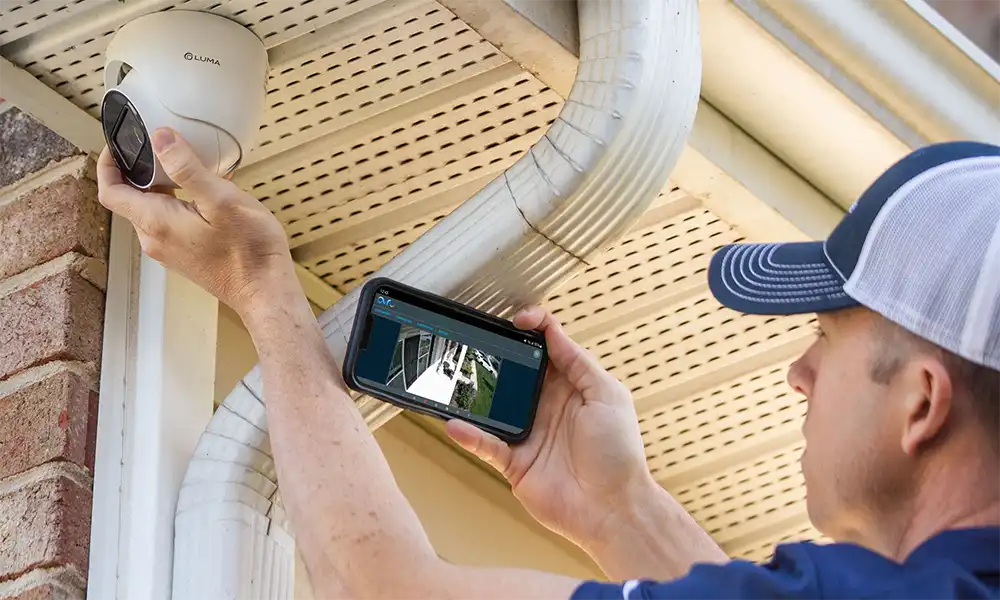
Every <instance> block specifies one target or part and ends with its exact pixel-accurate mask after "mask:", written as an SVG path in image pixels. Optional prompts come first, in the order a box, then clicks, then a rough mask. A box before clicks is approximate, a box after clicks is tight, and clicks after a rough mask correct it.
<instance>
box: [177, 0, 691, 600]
mask: <svg viewBox="0 0 1000 600" xmlns="http://www.w3.org/2000/svg"><path fill="white" fill-rule="evenodd" d="M579 20H580V39H581V40H582V43H581V47H580V56H581V60H580V66H579V69H578V73H577V79H576V81H575V83H574V85H573V89H572V92H571V94H570V95H569V98H568V99H567V101H566V104H565V107H564V108H563V111H562V113H561V114H560V117H559V118H558V119H557V120H556V122H555V124H554V125H553V126H552V128H551V129H550V130H549V131H548V132H547V133H546V135H545V136H544V137H543V138H542V139H541V140H540V141H539V142H538V143H537V144H536V145H535V146H534V147H533V148H532V149H531V151H530V152H529V153H527V154H526V155H525V156H524V157H523V158H522V159H521V160H519V161H518V162H517V163H515V164H514V165H513V166H511V167H510V168H509V169H508V170H507V172H506V173H504V174H503V175H502V176H500V177H498V178H497V179H495V180H494V181H493V182H492V183H490V184H489V185H487V186H486V187H485V188H484V189H483V190H482V191H480V192H479V193H478V194H476V195H475V196H474V197H473V198H471V199H470V200H468V201H467V202H465V203H464V204H463V205H462V206H460V207H459V208H457V209H456V210H455V211H454V212H453V213H452V214H451V215H449V216H448V217H447V218H446V219H444V220H442V221H441V222H440V223H439V224H438V225H436V226H435V227H434V228H433V229H431V230H430V231H428V232H427V233H426V234H425V235H423V236H422V237H421V238H420V239H419V240H417V241H416V242H415V243H414V244H412V245H411V246H409V247H408V248H407V249H406V250H405V251H403V252H402V253H401V254H400V255H399V256H397V257H396V258H394V259H393V260H392V261H390V262H389V263H388V264H387V265H386V266H385V267H383V268H382V269H380V270H379V271H378V272H377V273H376V275H378V276H387V277H391V278H393V279H397V280H400V281H403V282H405V283H408V284H411V285H415V286H417V287H419V288H422V289H425V290H428V291H430V292H435V293H438V294H443V295H446V296H449V297H452V298H456V299H458V300H460V301H464V302H467V303H470V304H472V305H474V306H477V307H479V308H481V309H484V310H487V311H490V312H492V313H494V314H498V315H507V314H510V312H511V311H512V309H514V308H515V307H517V306H519V305H521V304H523V303H528V302H535V301H538V300H541V299H542V298H543V297H544V296H545V295H546V294H547V293H548V292H549V291H550V290H552V289H553V288H554V287H555V286H556V285H558V284H559V283H560V282H562V281H564V280H565V279H566V278H568V277H569V276H571V275H572V274H573V273H574V272H576V271H578V270H580V269H582V268H584V267H585V266H586V261H587V260H589V259H590V257H592V256H594V255H595V254H596V253H598V252H600V251H601V250H603V249H604V248H606V247H607V246H609V245H610V244H612V243H613V242H614V241H615V240H616V239H618V238H619V237H620V236H621V235H622V234H623V233H624V232H625V231H626V230H627V229H628V228H629V226H630V225H631V224H632V223H634V222H635V220H636V219H637V218H638V217H639V216H640V215H642V213H643V212H644V211H645V210H646V208H647V207H648V206H649V204H650V203H651V202H652V200H653V199H654V198H655V197H656V196H657V195H658V193H659V192H660V191H661V190H662V189H663V187H664V186H665V184H666V182H667V178H668V176H669V174H670V172H671V170H672V169H673V167H674V165H675V164H676V162H677V160H678V158H679V156H680V154H681V152H682V150H683V149H684V146H685V142H686V140H687V137H688V134H689V133H690V130H691V126H692V122H693V120H694V113H695V109H696V106H697V103H698V96H699V86H700V80H701V56H700V49H701V46H700V39H699V27H698V25H699V23H698V2H697V0H605V1H600V2H598V1H586V2H581V3H580V4H579ZM459 249H460V250H459ZM357 298H358V293H357V291H356V292H354V293H351V294H349V295H348V296H346V297H345V298H343V299H342V300H340V301H339V302H337V304H335V305H334V306H332V307H331V308H330V309H328V310H327V311H325V312H324V313H323V314H322V315H321V316H320V319H319V321H320V324H321V326H322V328H323V332H324V334H325V336H326V339H327V342H328V344H329V346H330V348H331V350H332V352H333V354H334V356H335V357H336V359H337V360H338V361H342V360H343V356H344V351H345V348H346V345H347V339H348V337H349V335H350V331H351V327H352V324H353V319H354V313H355V308H356V305H357ZM359 407H360V409H361V412H362V414H364V416H365V419H366V421H367V422H368V424H369V426H370V427H372V428H375V427H377V426H379V425H380V424H382V423H384V422H385V421H386V420H388V419H389V418H391V417H392V416H393V415H394V414H395V413H396V412H397V410H396V409H393V408H391V407H389V406H388V405H385V404H382V403H380V402H378V401H375V400H372V399H370V398H362V399H361V400H360V401H359ZM277 493H278V492H277V479H276V474H275V468H274V462H273V459H272V456H271V450H270V445H269V441H268V437H267V421H266V417H265V413H264V405H263V386H262V381H261V376H260V367H259V365H258V366H257V367H255V368H254V369H253V370H252V371H251V372H250V373H249V374H248V375H247V376H246V377H245V378H244V379H243V381H242V382H241V383H240V384H239V385H238V386H237V387H236V388H235V389H234V390H233V391H232V393H230V394H229V396H228V397H227V398H226V400H225V401H224V402H223V405H222V406H221V407H220V408H219V410H218V411H217V412H216V414H215V416H214V417H213V418H212V421H211V423H210V424H209V426H208V429H207V431H206V432H205V433H204V434H203V435H202V437H201V440H200V441H199V443H198V447H197V449H196V451H195V456H194V457H193V458H192V460H191V464H190V466H189V469H188V472H187V476H186V477H185V481H184V485H183V486H182V488H181V492H180V498H179V501H178V506H177V515H176V519H175V527H176V533H175V545H174V580H173V597H174V598H177V599H192V600H200V599H202V598H213V599H214V598H226V599H230V598H231V599H237V598H239V599H243V598H279V599H280V598H291V597H292V585H293V584H292V582H293V576H294V574H293V569H294V542H293V540H292V537H291V535H290V534H289V528H288V523H287V522H286V520H285V517H284V513H283V511H282V510H281V508H280V505H279V503H278V502H277V501H276V500H277Z"/></svg>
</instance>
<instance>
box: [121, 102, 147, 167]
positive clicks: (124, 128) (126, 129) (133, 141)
mask: <svg viewBox="0 0 1000 600" xmlns="http://www.w3.org/2000/svg"><path fill="white" fill-rule="evenodd" d="M115 144H117V145H118V149H119V150H120V151H121V153H122V160H124V161H125V164H126V165H127V167H128V170H132V167H133V166H135V161H136V160H138V159H139V153H140V152H142V147H143V146H144V145H145V144H146V132H145V131H143V128H142V124H141V123H140V122H139V119H138V118H136V116H135V113H134V112H132V111H131V110H130V109H129V107H127V106H126V107H125V109H124V111H122V118H121V122H120V123H119V124H118V131H116V132H115Z"/></svg>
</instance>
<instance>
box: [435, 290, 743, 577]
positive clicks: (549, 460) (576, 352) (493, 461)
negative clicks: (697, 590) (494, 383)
mask: <svg viewBox="0 0 1000 600" xmlns="http://www.w3.org/2000/svg"><path fill="white" fill-rule="evenodd" d="M514 323H515V325H517V326H518V327H520V328H522V329H537V330H539V331H541V332H543V333H544V334H545V341H546V345H547V346H548V351H549V358H550V364H549V370H548V372H547V373H546V375H545V382H544V384H543V386H542V396H541V400H540V404H539V407H538V413H537V415H536V417H535V424H534V428H533V429H532V432H531V435H530V436H528V439H527V440H526V441H525V442H524V443H522V444H520V445H517V446H514V447H510V446H508V445H507V444H505V443H504V442H503V441H501V440H500V439H498V438H496V437H494V436H493V435H491V434H489V433H486V432H484V431H482V430H480V429H478V428H476V427H474V426H472V425H470V424H468V423H465V422H462V421H457V420H453V421H449V423H448V433H449V435H450V436H451V437H452V439H454V440H455V441H456V442H457V443H458V444H459V445H461V446H462V447H464V448H465V449H467V450H469V451H470V452H472V453H474V454H476V455H477V456H478V457H480V458H481V459H483V460H485V461H486V462H488V463H489V464H490V465H492V466H493V467H494V468H496V469H497V470H498V471H500V472H501V473H502V474H503V476H504V477H505V478H506V479H507V480H508V481H509V482H510V484H511V487H512V489H513V491H514V495H515V496H517V498H518V499H519V500H520V501H521V503H522V504H523V505H524V507H525V509H526V510H527V511H528V512H529V513H530V514H531V515H532V516H533V517H535V518H536V519H537V520H538V521H539V522H540V523H541V524H543V525H545V526H546V527H548V528H549V529H551V530H552V531H554V532H556V533H558V534H560V535H562V536H563V537H566V538H568V539H570V540H572V541H573V542H575V543H576V544H577V545H579V546H580V547H582V548H583V549H585V550H587V551H588V552H589V553H590V554H591V556H593V557H594V559H595V560H597V562H598V563H599V564H600V565H601V567H602V568H603V569H604V570H605V572H606V573H607V574H608V575H609V576H611V577H612V578H616V579H617V578H620V579H626V578H631V577H653V576H658V575H659V576H666V577H677V576H679V575H681V574H683V573H685V572H686V571H687V568H688V567H689V566H690V564H691V563H692V562H695V561H708V560H725V559H726V557H725V554H724V553H722V551H721V550H720V549H719V548H718V546H716V545H715V544H714V542H712V540H711V538H710V537H709V536H708V534H706V533H705V532H704V531H703V530H702V529H701V528H700V527H699V526H698V525H697V524H696V523H695V522H694V520H693V519H691V518H690V516H689V515H687V513H686V512H685V511H684V510H683V508H682V507H681V506H680V505H679V504H678V503H677V502H676V501H674V500H673V498H671V497H670V496H669V494H667V493H666V492H665V491H664V490H663V489H662V488H661V487H660V486H659V485H658V484H657V483H656V482H655V481H654V480H653V478H652V476H651V475H650V473H649V470H648V467H647V466H646V455H645V452H644V448H643V444H642V436H641V433H640V431H639V423H638V419H637V418H636V413H635V407H634V404H633V401H632V395H631V393H630V392H629V391H628V389H626V388H625V386H624V385H623V384H622V383H621V382H619V381H618V380H617V379H615V377H614V376H613V375H611V374H610V373H608V372H607V371H606V370H605V369H604V368H603V367H601V365H600V363H599V362H598V361H597V359H596V358H595V357H594V356H593V355H592V354H590V353H589V352H588V351H587V350H585V349H584V348H582V347H580V346H579V345H578V344H576V343H575V342H573V340H572V339H570V338H569V336H568V335H567V334H566V332H565V331H564V330H563V329H562V327H561V326H560V325H559V323H557V322H556V319H555V318H554V317H553V316H552V315H551V314H549V313H548V312H546V311H545V310H544V309H542V308H539V307H533V308H530V309H528V310H525V311H523V312H521V313H520V314H518V315H517V316H516V317H515V318H514ZM668 524H669V527H667V529H668V530H670V531H666V532H664V531H660V527H661V526H666V525H668ZM643 538H648V539H649V543H650V544H651V545H652V547H647V544H644V543H643ZM671 538H673V539H671ZM622 540H624V542H625V543H624V545H622V546H619V545H618V544H617V543H616V542H619V541H622ZM674 542H682V543H690V544H691V545H690V546H689V547H688V548H686V549H685V548H683V547H682V548H681V549H680V551H679V552H671V548H670V546H671V544H672V543H674Z"/></svg>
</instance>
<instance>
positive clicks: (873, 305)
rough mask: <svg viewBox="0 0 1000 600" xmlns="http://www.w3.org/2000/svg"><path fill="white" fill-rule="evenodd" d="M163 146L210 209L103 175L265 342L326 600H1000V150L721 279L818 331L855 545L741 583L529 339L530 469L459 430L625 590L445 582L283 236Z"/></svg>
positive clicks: (604, 386) (757, 255)
mask: <svg viewBox="0 0 1000 600" xmlns="http://www.w3.org/2000/svg"><path fill="white" fill-rule="evenodd" d="M152 141H153V146H154V149H155V151H156V153H157V156H158V157H159V159H160V161H161V163H162V165H163V167H164V168H165V169H166V171H167V173H168V174H169V175H170V176H171V177H172V178H173V179H174V181H176V182H177V183H178V184H179V185H181V186H182V187H183V188H185V189H186V191H187V192H188V193H189V195H190V196H191V198H192V199H193V203H192V204H187V203H184V202H181V201H178V200H177V199H175V198H174V197H172V196H169V195H164V194H157V193H145V194H144V193H140V192H138V191H136V190H134V189H132V188H130V187H128V186H127V185H125V184H124V183H123V181H122V178H121V176H120V174H119V173H118V171H117V169H116V168H115V166H114V163H113V162H112V161H111V160H110V158H109V156H108V155H107V152H106V151H105V154H104V155H102V157H101V160H100V164H99V181H100V197H101V201H102V202H103V203H104V204H105V205H106V206H107V207H109V208H110V209H111V210H113V211H115V212H117V213H119V214H121V215H124V216H125V217H126V218H128V219H129V220H130V221H131V222H132V223H133V224H134V225H135V227H136V230H137V232H138V235H139V239H140V241H141V243H142V247H143V248H144V250H145V251H146V252H147V253H149V254H150V255H151V256H152V257H153V258H156V259H157V260H160V261H161V262H163V263H164V264H165V265H166V266H167V267H169V268H172V269H175V270H177V271H179V272H180V273H182V274H184V275H185V276H187V277H189V278H190V279H192V280H193V281H195V282H196V283H198V284H200V285H201V286H203V287H204V288H205V289H207V290H208V291H210V292H211V293H213V294H215V295H216V296H218V297H219V299H220V300H222V301H223V302H225V303H227V304H229V305H230V306H231V307H232V308H233V309H235V310H236V311H237V312H238V313H239V315H240V316H241V317H242V319H243V321H244V323H245V324H246V326H247V328H248V330H249V331H250V334H251V336H252V337H253V340H254V343H255V344H256V346H257V349H258V352H259V355H260V360H261V363H262V364H263V369H264V387H265V394H266V396H267V413H268V422H269V427H270V432H271V442H272V448H273V450H274V454H275V459H276V463H277V466H278V471H279V473H280V477H281V484H282V497H283V499H284V500H285V503H286V504H287V506H288V509H289V512H290V514H291V519H292V523H293V528H294V530H295V532H296V534H297V539H298V542H299V546H300V548H301V551H302V554H303V556H304V558H305V561H306V564H307V566H308V568H309V571H310V572H311V575H312V579H313V583H314V587H315V589H316V590H317V593H318V595H319V596H320V597H323V598H326V597H332V596H340V595H346V596H349V597H362V598H403V597H414V598H444V597H457V598H502V599H509V598H551V599H559V598H570V597H575V598H623V597H624V598H640V597H641V598H668V597H686V598H707V597H726V598H740V597H742V598H750V597H755V598H756V597H802V598H817V597H906V598H914V597H935V598H945V597H959V596H961V597H997V596H998V595H1000V580H998V579H1000V573H998V571H1000V417H998V415H1000V374H998V370H1000V148H996V147H993V146H987V145H983V144H974V143H956V144H945V145H939V146H932V147H929V148H925V149H923V150H920V151H917V152H915V153H913V154H911V155H910V156H908V157H906V158H905V159H904V160H902V161H901V162H900V163H898V164H897V165H895V166H894V167H892V168H891V169H890V170H889V171H887V172H886V173H885V174H884V175H883V176H882V177H880V178H879V179H878V180H877V181H876V182H875V183H874V184H873V185H872V187H871V188H870V189H869V190H867V191H866V192H865V194H864V195H862V197H861V198H860V199H859V200H858V202H857V203H856V204H855V206H854V207H852V210H851V211H850V213H849V214H848V215H847V216H846V217H845V218H844V220H843V222H842V223H841V225H840V226H839V227H838V228H837V229H836V231H834V233H833V234H832V235H831V237H830V239H829V240H828V241H827V242H825V243H823V242H816V243H801V244H786V245H763V246H754V245H747V246H731V247H727V248H725V249H723V250H722V251H721V252H720V253H719V254H718V255H717V256H716V257H715V258H714V259H713V261H712V266H711V270H710V273H711V275H710V283H711V286H712V290H713V291H714V292H715V294H716V295H717V297H718V298H719V300H720V301H722V302H723V303H725V304H727V305H729V306H731V307H732V308H735V309H737V310H742V311H745V312H755V313H767V314H791V313H801V312H817V313H819V315H818V323H819V335H818V337H817V340H816V342H815V343H814V344H813V346H812V347H811V348H810V349H809V350H808V351H807V352H806V353H805V355H803V356H802V357H801V358H800V359H799V360H798V361H797V362H796V363H795V364H794V366H793V367H792V368H791V370H790V372H789V376H788V378H789V383H790V384H791V385H792V386H793V387H794V388H795V389H796V390H797V391H799V392H800V393H802V394H804V395H805V396H806V398H807V399H808V406H809V410H808V413H809V414H808V417H807V418H806V421H805V424H804V426H803V433H804V435H805V439H806V442H807V444H808V450H807V451H806V452H805V453H804V454H803V457H802V466H803V470H804V474H805V481H806V488H807V493H808V501H807V504H808V510H809V514H810V516H811V518H812V520H813V522H814V523H815V525H816V527H817V528H819V529H820V530H821V531H823V532H824V533H826V534H827V535H828V536H830V537H832V538H834V539H836V540H838V541H840V542H841V543H838V544H833V545H828V546H820V545H814V544H809V543H801V544H790V545H785V546H781V547H779V548H778V550H777V551H776V554H775V557H774V559H773V560H772V561H771V562H769V563H768V564H767V565H754V564H751V563H748V562H745V561H732V562H728V561H727V557H726V556H725V554H724V553H723V552H722V551H721V550H720V549H719V547H718V546H716V545H715V543H714V542H713V541H712V540H711V538H710V537H709V536H708V535H707V534H706V533H705V532H704V531H703V530H702V529H701V528H700V527H699V526H698V525H697V524H696V523H695V522H694V520H693V519H692V518H691V517H690V516H689V515H688V514H687V513H686V512H685V511H684V510H683V508H682V507H681V506H680V505H679V504H678V503H677V502H676V501H675V500H674V499H673V498H672V497H671V496H670V495H669V494H668V493H667V492H665V491H664V490H663V489H662V488H660V487H659V486H658V485H657V484H656V483H655V481H654V480H653V479H652V477H651V476H650V474H649V472H648V470H647V468H646V463H645V457H644V453H643V446H642V440H641V438H640V434H639V428H638V424H637V421H636V415H635V411H634V408H633V405H632V400H631V397H630V394H629V392H628V390H627V389H625V387H624V386H623V385H622V384H621V383H619V382H618V381H616V380H615V379H614V378H613V377H612V376H611V375H610V374H609V373H607V372H606V371H605V370H604V369H602V368H601V367H600V365H599V364H598V362H597V361H596V360H595V359H594V357H593V356H591V355H590V354H589V353H587V352H586V351H585V350H583V349H582V348H581V347H580V346H578V345H577V344H575V343H574V342H573V341H572V340H570V339H569V337H567V335H566V334H565V333H564V332H563V330H562V329H561V328H560V326H559V324H558V323H556V321H555V319H554V318H553V317H552V316H551V315H549V314H548V313H546V312H545V311H544V310H543V309H540V308H537V307H533V308H529V309H526V310H524V311H523V312H521V313H520V314H519V315H518V316H517V318H516V320H515V322H516V323H517V324H518V326H520V327H522V328H534V329H539V330H541V331H542V332H544V334H545V336H546V341H547V344H548V346H549V349H550V354H551V370H550V372H549V373H548V375H547V377H546V381H545V386H544V390H543V397H542V400H541V406H540V409H539V412H538V416H537V421H536V424H535V428H534V430H533V432H532V435H531V436H530V437H529V439H528V440H527V441H526V442H525V443H523V444H521V445H519V446H516V447H509V446H507V445H505V444H504V443H502V442H501V441H500V440H498V439H496V438H494V437H492V436H490V435H488V434H485V433H483V432H481V431H479V430H477V429H475V428H474V427H472V426H470V425H468V424H464V423H461V422H457V421H453V422H451V423H449V425H448V431H449V433H450V434H451V435H452V437H453V438H454V439H455V440H456V441H458V442H459V443H460V444H461V445H462V446H464V447H465V448H467V449H469V450H470V451H472V452H474V453H475V454H477V455H478V456H480V457H481V458H483V459H484V460H486V461H487V462H489V463H490V464H491V465H493V466H494V467H496V468H497V469H498V470H500V471H501V472H502V473H503V475H504V476H505V477H506V478H507V479H508V480H509V481H510V483H511V486H512V488H513V491H514V494H515V495H516V496H517V497H518V498H519V499H520V500H521V502H522V503H523V504H524V506H525V507H526V508H527V510H528V511H529V512H530V513H531V514H532V515H533V516H534V517H535V518H536V519H538V520H539V521H540V522H541V523H542V524H544V525H545V526H547V527H549V528H550V529H552V530H553V531H555V532H557V533H559V534H561V535H563V536H565V537H567V538H569V539H570V540H572V541H573V542H575V543H577V544H578V545H579V546H581V547H582V548H584V549H585V550H586V551H587V552H588V553H589V554H590V555H591V556H592V557H593V558H594V560H595V561H596V562H597V563H598V564H599V565H600V566H601V567H602V568H603V569H604V571H605V572H606V573H607V574H608V576H609V578H610V579H612V580H614V581H620V582H624V583H617V584H610V583H597V582H586V583H582V582H580V581H576V580H573V579H571V578H568V577H563V576H557V575H551V574H545V573H536V572H527V571H520V570H514V569H500V568H496V569H489V568H472V567H463V566H456V565H452V564H449V563H447V562H445V561H443V560H441V559H439V558H438V557H437V555H436V554H435V552H434V550H433V548H432V547H431V545H430V544H429V542H428V540H427V537H426V535H425V534H424V532H423V530H422V528H421V526H420V523H419V521H418V520H417V518H416V515H415V514H414V513H413V510H412V509H411V508H410V506H409V505H408V504H407V502H406V499H405V498H404V497H403V496H402V494H401V493H400V491H399V489H398V488H397V487H396V485H395V483H394V481H393V478H392V475H391V474H390V471H389V468H388V465H387V464H386V462H385V459H384V457H383V456H382V454H381V452H380V451H379V448H378V446H377V444H376V443H375V440H374V438H373V437H372V436H371V435H370V433H369V432H368V429H367V427H366V426H365V423H364V421H363V420H362V418H361V416H360V414H359V413H358V411H357V410H356V408H355V406H354V404H353V402H352V401H351V399H350V397H349V396H348V393H347V390H346V388H345V386H344V383H343V381H342V379H341V376H340V372H339V369H338V367H337V365H335V364H334V362H333V360H332V359H331V357H330V355H329V352H328V351H327V349H326V346H325V344H324V341H323V338H322V335H321V333H320V330H319V328H318V326H317V324H316V321H315V319H314V318H313V314H312V312H311V311H310V308H309V305H308V303H307V301H306V299H305V298H304V296H303V294H302V291H301V289H300V287H299V285H298V283H297V280H296V278H295V275H294V271H293V268H292V261H291V258H290V254H289V251H288V246H287V243H286V240H285V235H284V232H283V231H282V228H281V226H280V225H279V224H278V222H277V221H276V220H275V219H274V217H273V216H272V215H271V214H270V213H269V212H268V211H267V210H266V209H264V208H263V207H262V206H261V205H260V204H259V203H257V202H256V201H255V200H254V199H253V198H252V197H251V196H249V195H248V194H246V193H245V192H243V191H242V190H240V189H239V188H237V187H236V186H235V185H233V184H232V183H230V182H228V181H224V180H222V179H219V178H217V177H215V176H213V175H210V174H209V173H208V172H206V170H205V169H204V168H203V167H202V166H201V165H200V164H199V163H198V161H197V159H196V158H195V157H194V155H193V153H192V150H191V148H190V147H189V146H188V145H187V144H186V143H185V142H184V141H183V140H182V139H179V138H178V137H177V136H176V135H175V134H174V133H173V132H171V131H170V130H159V131H157V132H156V133H155V134H154V136H153V140H152ZM655 580H659V581H661V583H655Z"/></svg>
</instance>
